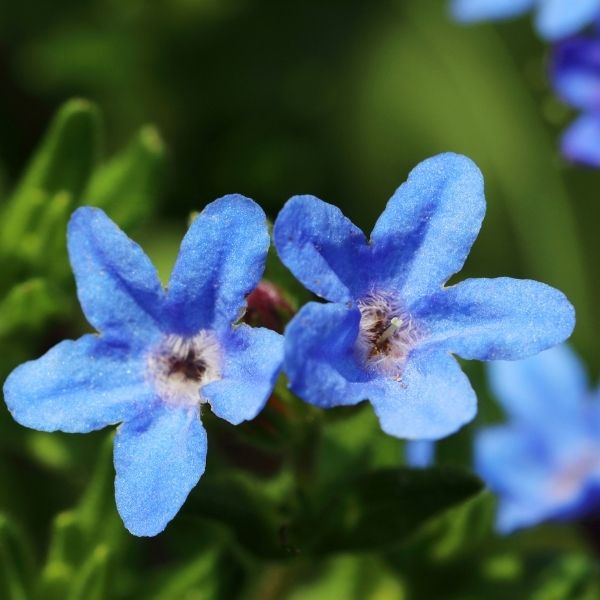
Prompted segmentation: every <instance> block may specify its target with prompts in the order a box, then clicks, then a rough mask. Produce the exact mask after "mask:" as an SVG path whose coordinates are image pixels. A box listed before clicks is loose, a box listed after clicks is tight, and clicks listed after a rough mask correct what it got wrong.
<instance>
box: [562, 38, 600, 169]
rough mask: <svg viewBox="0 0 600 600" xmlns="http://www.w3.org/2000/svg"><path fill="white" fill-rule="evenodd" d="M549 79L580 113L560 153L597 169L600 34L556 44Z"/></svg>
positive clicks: (599, 158) (599, 163)
mask: <svg viewBox="0 0 600 600" xmlns="http://www.w3.org/2000/svg"><path fill="white" fill-rule="evenodd" d="M552 80H553V83H554V88H555V89H556V92H557V93H558V95H559V96H560V97H561V98H562V99H563V100H564V101H565V102H566V103H567V104H570V105H571V106H573V107H574V108H577V109H579V110H581V111H582V115H581V116H580V117H579V118H577V119H576V120H575V122H574V123H573V124H572V125H571V126H570V127H569V128H568V129H567V130H566V131H565V133H564V135H563V138H562V144H561V146H562V152H563V154H564V155H565V156H566V157H567V158H568V159H569V160H572V161H573V162H577V163H581V164H584V165H589V166H592V167H600V34H598V33H597V34H596V35H595V36H589V37H583V36H581V37H576V38H572V39H569V40H565V41H564V42H561V43H560V44H557V45H556V46H555V48H554V51H553V56H552Z"/></svg>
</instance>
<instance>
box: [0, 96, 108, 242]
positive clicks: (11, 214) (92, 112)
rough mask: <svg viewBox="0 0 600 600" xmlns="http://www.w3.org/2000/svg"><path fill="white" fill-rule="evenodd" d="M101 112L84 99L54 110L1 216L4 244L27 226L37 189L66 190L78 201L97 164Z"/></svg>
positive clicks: (36, 200) (36, 204)
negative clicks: (55, 111) (54, 113)
mask: <svg viewBox="0 0 600 600" xmlns="http://www.w3.org/2000/svg"><path fill="white" fill-rule="evenodd" d="M99 142H100V114H99V112H98V109H97V108H96V107H95V106H94V105H93V104H92V103H90V102H88V101H86V100H80V99H75V100H70V101H69V102H67V103H66V104H65V105H64V106H63V107H62V108H61V109H60V110H59V111H58V113H57V115H56V116H55V117H54V120H53V121H52V123H51V125H50V127H49V129H48V132H47V133H46V136H45V137H44V139H43V140H42V143H41V144H40V146H39V147H38V149H37V151H36V152H35V154H34V156H33V158H32V159H31V161H30V163H29V165H28V167H27V168H26V170H25V173H24V174H23V176H22V178H21V181H20V182H19V183H18V185H17V187H16V188H15V191H14V192H13V194H12V196H11V198H10V199H9V202H8V204H7V205H6V208H5V210H4V214H3V217H2V228H3V234H4V235H3V246H4V247H5V248H11V247H13V246H15V245H16V244H17V243H18V241H19V240H20V239H21V236H22V235H23V234H24V233H25V232H26V231H28V230H29V229H30V227H31V221H32V220H34V219H35V217H36V214H37V213H36V208H39V206H40V197H39V194H40V192H41V193H42V194H45V195H46V197H53V196H55V195H56V194H58V193H59V192H68V193H69V194H70V195H71V197H72V198H73V199H74V200H75V201H76V202H77V201H78V200H79V198H80V196H81V193H82V192H83V190H84V189H85V187H86V186H87V184H88V180H89V178H90V176H91V174H92V170H93V169H94V166H95V165H96V162H97V160H98V154H99V145H100V143H99Z"/></svg>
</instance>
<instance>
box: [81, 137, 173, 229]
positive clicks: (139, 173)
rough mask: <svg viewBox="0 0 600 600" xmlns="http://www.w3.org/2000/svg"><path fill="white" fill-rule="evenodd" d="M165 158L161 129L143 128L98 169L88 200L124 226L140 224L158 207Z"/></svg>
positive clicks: (87, 201) (91, 183) (86, 196)
mask: <svg viewBox="0 0 600 600" xmlns="http://www.w3.org/2000/svg"><path fill="white" fill-rule="evenodd" d="M164 158H165V150H164V146H163V142H162V140H161V138H160V135H159V134H158V131H157V130H156V129H155V128H154V127H152V126H150V125H147V126H146V127H143V128H142V129H141V130H140V132H139V133H138V135H137V136H136V137H135V138H134V139H133V140H132V142H131V143H130V144H129V145H128V146H127V147H126V148H125V149H124V150H123V151H122V152H121V153H120V154H117V155H116V156H115V157H114V158H112V159H111V160H110V161H109V162H107V163H106V164H105V165H103V166H102V167H100V168H99V169H97V170H96V172H95V173H94V175H93V177H92V180H91V182H90V186H89V188H88V189H87V191H86V194H85V203H86V204H92V205H94V206H99V207H100V208H102V209H104V210H105V211H107V212H108V213H109V214H110V216H111V218H113V219H114V220H115V221H116V222H117V223H119V225H121V226H122V227H129V226H131V225H133V224H136V223H138V222H139V221H140V220H142V219H143V218H145V217H146V216H147V215H148V214H149V212H150V211H151V209H152V207H153V206H154V203H155V201H156V197H157V195H158V191H159V187H160V185H159V184H160V179H161V175H162V170H163V165H164Z"/></svg>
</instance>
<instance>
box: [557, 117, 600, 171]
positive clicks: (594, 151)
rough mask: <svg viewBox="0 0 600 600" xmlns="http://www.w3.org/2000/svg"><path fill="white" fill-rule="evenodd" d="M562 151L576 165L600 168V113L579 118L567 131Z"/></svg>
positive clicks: (562, 142) (562, 143) (563, 139)
mask: <svg viewBox="0 0 600 600" xmlns="http://www.w3.org/2000/svg"><path fill="white" fill-rule="evenodd" d="M561 150H562V153H563V154H564V155H565V156H566V157H567V158H568V159H569V160H571V161H573V162H575V163H580V164H583V165H588V166H590V167H600V113H599V114H591V113H590V114H584V115H582V116H581V117H579V118H578V119H577V120H576V121H575V122H574V123H573V124H572V125H571V126H570V127H569V128H568V129H567V131H565V133H564V135H563V138H562V141H561Z"/></svg>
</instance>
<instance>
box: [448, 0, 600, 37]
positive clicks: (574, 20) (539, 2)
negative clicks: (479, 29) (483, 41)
mask: <svg viewBox="0 0 600 600" xmlns="http://www.w3.org/2000/svg"><path fill="white" fill-rule="evenodd" d="M451 10H452V15H453V17H454V18H455V19H456V20H457V21H461V22H464V23H472V22H478V21H491V20H497V19H508V18H511V17H515V16H518V15H521V14H523V13H525V12H527V11H529V10H535V11H536V17H535V26H536V29H537V31H538V33H539V34H540V35H541V36H542V37H543V38H544V39H547V40H553V41H554V40H559V39H562V38H565V37H568V36H570V35H573V34H575V33H577V32H578V31H580V30H581V29H582V28H583V27H586V26H587V25H590V24H592V23H593V22H594V20H595V19H596V18H597V17H598V16H600V0H452V2H451Z"/></svg>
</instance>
